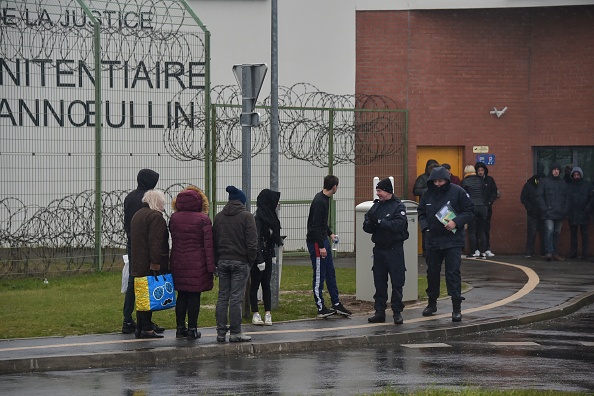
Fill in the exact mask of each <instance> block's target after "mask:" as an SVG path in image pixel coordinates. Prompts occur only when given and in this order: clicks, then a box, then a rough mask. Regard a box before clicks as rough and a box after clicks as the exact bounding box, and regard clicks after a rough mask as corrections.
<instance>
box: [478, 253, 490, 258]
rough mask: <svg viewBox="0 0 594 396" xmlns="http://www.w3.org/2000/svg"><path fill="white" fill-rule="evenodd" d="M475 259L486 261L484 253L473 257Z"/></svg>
mask: <svg viewBox="0 0 594 396" xmlns="http://www.w3.org/2000/svg"><path fill="white" fill-rule="evenodd" d="M475 258H477V259H486V258H487V255H486V254H485V253H481V254H480V256H478V257H475Z"/></svg>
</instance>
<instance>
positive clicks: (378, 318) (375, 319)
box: [367, 311, 386, 323]
mask: <svg viewBox="0 0 594 396" xmlns="http://www.w3.org/2000/svg"><path fill="white" fill-rule="evenodd" d="M367 321H368V322H369V323H384V322H385V321H386V312H385V311H375V314H374V315H373V316H372V317H371V318H367Z"/></svg>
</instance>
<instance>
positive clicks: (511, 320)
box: [0, 291, 594, 374]
mask: <svg viewBox="0 0 594 396" xmlns="http://www.w3.org/2000/svg"><path fill="white" fill-rule="evenodd" d="M592 303H594V291H592V292H588V293H585V294H582V295H580V296H576V297H574V298H572V299H571V300H569V301H567V302H566V303H563V304H560V305H557V306H555V307H551V308H547V309H543V310H540V311H535V312H531V313H528V314H525V315H519V316H512V317H503V318H498V319H493V320H487V321H483V322H480V323H473V324H468V325H466V324H463V325H452V327H444V328H440V329H434V330H425V331H405V332H401V333H393V334H380V335H363V336H360V335H359V336H352V337H338V338H332V339H324V340H307V341H297V340H295V341H280V342H268V343H226V344H209V345H197V347H195V348H175V347H163V348H154V349H141V350H134V351H132V352H131V351H129V350H123V351H120V352H109V353H93V354H89V355H58V356H47V357H36V358H23V359H6V360H2V361H0V374H15V373H27V372H44V371H60V370H62V371H64V370H81V369H100V368H116V367H132V366H139V365H141V366H144V367H159V366H164V365H167V364H171V363H175V362H188V361H191V360H192V359H208V358H215V357H223V356H237V355H267V354H275V353H297V352H307V351H319V350H331V349H337V348H360V347H370V346H378V345H389V344H402V343H411V342H419V341H434V340H438V339H447V338H449V337H454V336H461V335H466V334H473V333H477V332H484V331H490V330H495V329H501V328H506V327H513V326H520V325H526V324H530V323H535V322H540V321H543V320H549V319H555V318H558V317H561V316H565V315H569V314H571V313H573V312H576V311H577V310H579V309H580V308H583V307H584V306H586V305H589V304H592Z"/></svg>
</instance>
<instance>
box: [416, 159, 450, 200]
mask: <svg viewBox="0 0 594 396" xmlns="http://www.w3.org/2000/svg"><path fill="white" fill-rule="evenodd" d="M436 166H439V162H437V161H436V160H434V159H430V160H428V161H427V164H426V165H425V173H423V174H422V175H419V177H417V180H415V185H414V186H413V191H412V192H413V195H414V196H417V197H421V196H423V193H424V192H425V191H427V180H428V179H429V175H430V174H431V170H432V169H433V168H435V167H436ZM444 169H445V168H444ZM448 180H449V177H448Z"/></svg>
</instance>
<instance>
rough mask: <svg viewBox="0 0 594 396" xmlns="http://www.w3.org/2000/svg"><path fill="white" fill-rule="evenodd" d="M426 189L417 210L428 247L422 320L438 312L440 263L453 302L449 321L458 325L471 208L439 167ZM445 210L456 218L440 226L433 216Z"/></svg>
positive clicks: (433, 173) (472, 205)
mask: <svg viewBox="0 0 594 396" xmlns="http://www.w3.org/2000/svg"><path fill="white" fill-rule="evenodd" d="M427 186H428V189H427V192H426V193H425V194H423V197H421V202H419V207H418V208H417V211H418V213H419V226H420V227H421V230H422V231H423V234H425V240H426V245H427V246H426V248H427V258H426V259H425V262H426V263H427V290H426V291H427V297H428V298H429V304H428V305H427V307H426V308H425V309H424V310H423V316H431V315H433V314H434V313H435V312H437V298H438V297H439V286H440V285H439V282H440V273H441V263H442V262H443V261H445V278H446V286H447V288H448V294H449V296H450V297H451V299H452V308H453V309H452V321H453V322H459V321H461V320H462V309H461V305H462V300H464V297H462V276H461V274H460V263H461V257H460V256H461V254H462V249H464V245H465V244H466V237H465V236H464V225H465V224H467V223H468V222H469V221H470V219H471V218H472V216H473V213H474V204H473V203H472V200H471V199H470V197H469V196H468V194H467V193H466V191H464V189H463V188H462V187H460V186H457V185H455V184H451V183H450V174H449V173H448V171H447V170H446V169H445V168H443V167H441V166H440V167H437V168H435V169H433V170H432V171H431V175H430V176H429V180H428V181H427ZM448 205H449V207H448ZM448 208H451V211H452V212H453V214H454V215H455V218H453V219H451V220H449V221H444V222H442V221H441V220H439V218H438V217H437V216H436V215H438V214H442V213H443V211H444V209H446V210H447V209H448ZM444 223H445V224H444Z"/></svg>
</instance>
